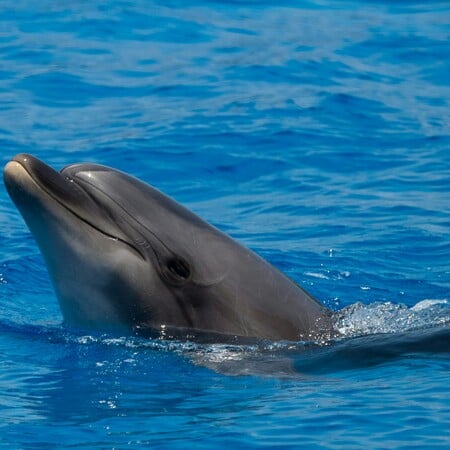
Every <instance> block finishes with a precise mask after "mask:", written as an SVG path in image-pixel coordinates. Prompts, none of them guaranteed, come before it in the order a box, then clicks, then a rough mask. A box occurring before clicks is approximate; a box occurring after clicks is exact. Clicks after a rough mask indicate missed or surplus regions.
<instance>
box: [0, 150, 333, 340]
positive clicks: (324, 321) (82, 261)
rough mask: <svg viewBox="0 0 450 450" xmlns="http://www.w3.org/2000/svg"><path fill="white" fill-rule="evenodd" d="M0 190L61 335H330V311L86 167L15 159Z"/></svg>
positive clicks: (232, 247) (139, 189)
mask: <svg viewBox="0 0 450 450" xmlns="http://www.w3.org/2000/svg"><path fill="white" fill-rule="evenodd" d="M4 181H5V185H6V188H7V191H8V193H9V195H10V197H11V198H12V200H13V201H14V203H15V204H16V206H17V208H18V209H19V211H20V213H21V214H22V216H23V218H24V220H25V222H26V224H27V225H28V227H29V229H30V230H31V233H32V234H33V236H34V238H35V240H36V242H37V244H38V247H39V249H40V251H41V253H42V255H43V257H44V260H45V263H46V265H47V268H48V272H49V274H50V278H51V281H52V284H53V286H54V289H55V292H56V296H57V298H58V301H59V305H60V308H61V311H62V315H63V318H64V322H65V323H66V324H69V325H71V326H77V327H83V328H86V327H88V328H97V329H103V330H110V329H113V330H121V331H122V330H127V331H130V332H133V333H135V332H136V333H139V332H143V333H144V334H145V333H146V332H148V333H150V334H151V333H156V335H157V336H172V337H173V336H175V337H179V336H188V337H189V336H192V335H194V336H195V335H196V333H198V335H202V334H203V333H205V334H208V335H212V336H215V338H214V339H216V340H217V341H221V339H225V338H227V337H237V338H239V337H242V338H256V339H269V340H291V341H298V340H323V339H329V338H330V337H332V336H333V335H334V334H335V332H334V330H333V320H332V313H331V311H330V310H329V309H328V308H326V307H325V306H324V305H322V304H321V303H320V302H319V301H317V300H316V299H315V298H313V297H312V296H311V295H310V294H308V293H307V292H306V291H305V290H304V289H302V288H301V287H300V286H298V285H297V284H296V283H294V282H293V281H292V280H291V279H289V278H288V277H287V276H285V275H284V274H282V273H281V272H280V271H279V270H277V269H276V268H275V267H273V266H272V265H270V264H269V263H268V262H266V261H265V260H264V259H262V258H261V257H259V256H258V255H257V254H255V253H254V252H252V251H251V250H249V249H248V248H246V247H244V246H243V245H241V244H239V243H238V242H236V241H235V240H233V239H232V238H231V237H230V236H228V235H226V234H224V233H223V232H221V231H219V230H218V229H217V228H215V227H213V226H212V225H210V224H208V223H207V222H205V221H203V220H202V219H201V218H200V217H198V216H197V215H195V214H194V213H192V212H191V211H189V210H188V209H186V208H185V207H183V206H182V205H180V204H179V203H177V202H176V201H175V200H173V199H172V198H170V197H168V196H166V195H164V194H163V193H161V192H160V191H158V190H157V189H155V188H153V187H151V186H149V185H148V184H146V183H144V182H142V181H140V180H138V179H137V178H134V177H132V176H130V175H128V174H126V173H123V172H120V171H118V170H115V169H112V168H109V167H106V166H102V165H98V164H91V163H83V164H73V165H69V166H67V167H65V168H63V169H62V170H61V171H60V172H58V171H56V170H54V169H52V168H51V167H49V166H48V165H46V164H44V163H43V162H42V161H40V160H39V159H37V158H35V157H33V156H31V155H27V154H19V155H17V156H15V157H14V158H13V159H12V160H11V161H10V162H8V163H7V164H6V166H5V168H4Z"/></svg>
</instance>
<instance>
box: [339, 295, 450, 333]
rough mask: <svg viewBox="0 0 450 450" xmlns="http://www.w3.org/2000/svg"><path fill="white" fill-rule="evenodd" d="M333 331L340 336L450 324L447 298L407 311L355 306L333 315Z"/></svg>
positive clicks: (384, 305)
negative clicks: (334, 329)
mask: <svg viewBox="0 0 450 450" xmlns="http://www.w3.org/2000/svg"><path fill="white" fill-rule="evenodd" d="M335 320H336V321H335V328H336V330H337V331H339V333H340V334H341V335H342V336H343V337H346V338H348V337H355V336H365V335H370V334H379V333H403V332H407V331H411V330H418V329H425V328H429V327H434V326H443V325H447V324H450V302H449V301H448V300H447V299H425V300H422V301H420V302H418V303H417V304H416V305H414V306H413V307H411V308H409V307H408V306H406V305H404V304H401V303H400V304H395V303H392V302H375V303H372V304H369V305H365V304H363V303H360V302H358V303H355V304H353V305H350V306H348V307H346V308H343V309H342V310H340V311H338V312H337V313H336V314H335Z"/></svg>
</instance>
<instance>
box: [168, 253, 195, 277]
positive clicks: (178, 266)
mask: <svg viewBox="0 0 450 450" xmlns="http://www.w3.org/2000/svg"><path fill="white" fill-rule="evenodd" d="M167 269H168V270H169V272H170V274H171V276H172V277H174V278H175V279H176V280H177V281H185V280H187V279H188V278H189V277H190V275H191V268H190V267H189V264H188V263H187V262H186V261H185V260H183V259H180V258H173V259H170V260H169V261H168V262H167Z"/></svg>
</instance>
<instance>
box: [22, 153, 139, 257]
mask: <svg viewBox="0 0 450 450" xmlns="http://www.w3.org/2000/svg"><path fill="white" fill-rule="evenodd" d="M13 161H14V162H16V163H17V164H20V166H21V167H22V168H23V169H24V170H25V172H26V173H27V174H28V176H29V177H30V179H31V181H32V182H33V183H34V184H35V185H36V186H37V187H38V188H39V189H40V190H41V191H42V192H44V193H45V194H47V196H48V197H50V198H51V199H52V200H53V201H54V202H56V203H58V205H60V206H61V207H62V208H64V209H65V210H66V211H68V212H69V213H70V214H72V215H73V216H74V217H76V218H77V219H78V220H79V221H81V222H83V223H85V224H86V225H88V226H90V227H91V228H93V229H94V230H96V231H98V232H99V233H100V234H102V235H103V236H105V237H107V238H109V239H113V240H115V241H118V242H121V243H122V244H125V245H127V246H128V247H130V248H131V249H133V250H134V251H135V252H136V253H137V254H138V255H139V256H140V257H141V258H142V259H145V256H144V255H143V253H142V252H141V251H140V250H139V249H138V248H137V247H135V246H134V245H133V244H131V243H130V242H127V241H125V240H124V239H121V238H120V237H118V236H114V235H112V234H110V233H107V232H106V231H104V230H102V229H101V228H99V227H98V226H96V225H94V224H93V223H92V222H90V221H89V220H87V219H85V218H84V217H82V216H80V215H79V214H77V213H76V212H75V211H74V210H73V209H71V208H69V206H68V205H67V204H65V203H64V202H63V201H61V200H60V199H59V198H58V197H57V196H56V195H54V194H53V193H52V192H51V191H50V190H49V189H47V188H46V187H45V186H44V185H42V183H40V182H39V180H38V179H36V178H35V177H34V176H33V173H32V171H30V170H29V169H28V168H27V167H26V166H25V165H24V164H22V162H21V161H18V160H16V159H13ZM61 177H62V178H64V179H65V180H66V181H67V182H69V183H75V184H76V186H77V187H78V188H80V189H82V190H83V192H84V193H85V194H86V195H88V196H89V197H91V198H92V196H90V195H89V193H88V192H87V191H86V190H85V189H83V187H82V186H80V184H79V183H77V182H76V181H75V180H74V179H73V178H70V177H67V176H63V175H61Z"/></svg>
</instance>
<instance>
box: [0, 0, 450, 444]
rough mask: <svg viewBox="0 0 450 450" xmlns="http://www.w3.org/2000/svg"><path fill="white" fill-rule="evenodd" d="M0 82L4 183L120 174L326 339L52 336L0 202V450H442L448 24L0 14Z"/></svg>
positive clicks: (275, 9) (19, 240) (42, 281)
mask: <svg viewBox="0 0 450 450" xmlns="http://www.w3.org/2000/svg"><path fill="white" fill-rule="evenodd" d="M0 81H1V82H0V148H1V150H0V163H1V164H2V165H4V164H5V163H6V162H7V161H8V160H9V159H10V158H12V157H13V156H14V155H15V154H16V153H20V152H27V153H31V154H33V155H35V156H37V157H39V158H41V159H43V160H44V161H45V162H47V163H48V164H51V165H53V166H54V167H57V168H62V167H63V166H65V165H67V164H70V163H75V162H81V161H93V162H98V163H102V164H105V165H110V166H113V167H116V168H119V169H121V170H123V171H126V172H129V173H131V174H133V175H135V176H137V177H139V178H141V179H143V180H144V181H146V182H148V183H150V184H152V185H153V186H155V187H157V188H158V189H160V190H162V191H164V192H165V193H167V194H169V195H171V196H173V197H174V198H175V199H177V200H178V201H179V202H181V203H183V204H184V205H186V206H187V207H189V208H190V209H192V210H193V211H195V212H196V213H198V214H199V215H201V216H202V217H203V218H204V219H206V220H208V221H209V222H211V223H213V224H214V225H216V226H217V227H219V228H220V229H221V230H223V231H225V232H227V233H229V234H230V235H231V236H233V237H234V238H235V239H237V240H239V241H240V242H242V243H243V244H245V245H247V246H248V247H250V248H252V249H253V250H255V251H256V252H258V253H259V254H260V255H261V256H263V257H264V258H266V259H267V260H268V261H270V262H271V263H272V264H274V265H275V266H277V267H278V268H279V269H281V270H282V271H284V272H285V273H287V274H288V275H289V276H290V277H292V278H293V279H294V280H295V281H296V282H298V283H299V284H301V285H302V286H303V287H304V288H305V289H307V290H308V291H309V292H311V293H312V294H313V295H314V296H316V297H317V298H319V299H321V301H323V302H324V303H325V304H326V305H327V306H329V307H331V308H332V309H333V310H335V311H336V319H337V325H336V326H337V327H338V328H339V330H340V332H341V333H342V335H343V337H342V338H340V339H337V340H335V341H333V342H327V343H325V344H324V343H317V342H268V341H261V342H256V343H254V344H250V345H249V344H242V345H241V344H239V343H236V344H233V345H226V344H205V343H203V344H202V343H199V342H189V341H183V342H180V341H164V340H157V339H153V340H152V339H148V340H146V339H143V338H138V337H134V336H120V335H111V334H107V333H102V332H101V331H99V332H98V333H97V332H95V333H94V332H86V331H85V330H79V329H75V328H69V327H65V326H64V325H62V317H61V313H60V311H59V307H58V304H57V300H56V297H55V295H54V293H53V289H52V286H51V284H50V280H49V277H48V275H47V272H46V269H45V266H44V263H43V260H42V257H41V256H40V253H39V251H38V249H37V247H36V245H35V242H34V240H33V238H32V236H31V235H30V233H29V231H28V230H27V228H26V226H25V224H24V222H23V221H22V219H21V217H20V215H19V213H18V212H17V211H16V209H15V207H14V206H13V204H12V202H11V201H10V199H9V197H8V195H7V193H6V190H5V188H4V185H3V182H0V446H1V447H2V448H11V449H16V448H17V449H19V448H24V449H28V448H30V449H35V448H36V449H37V448H42V449H50V448H55V449H60V448H89V449H105V448H115V449H121V448H145V447H146V448H155V449H164V448H179V449H186V448H202V449H216V448H217V449H222V448H246V449H251V448H293V449H294V448H298V449H320V448H330V449H344V448H345V449H360V448H367V449H375V448H379V449H387V448H392V449H394V448H395V449H411V448H417V449H420V448H423V449H429V448H449V447H450V4H449V2H448V1H442V2H440V1H433V0H431V1H422V2H420V1H408V0H402V1H395V2H390V1H375V0H374V1H356V0H348V1H339V0H338V1H331V0H330V1H327V0H312V1H281V2H268V1H264V0H259V1H250V0H249V1H244V0H243V1H228V2H221V1H190V2H182V1H164V2H163V1H161V2H157V1H151V0H147V1H141V0H134V1H101V2H100V1H97V0H90V1H78V2H57V1H49V0H42V1H40V2H35V1H31V0H15V1H11V0H3V1H2V2H1V5H0ZM70 263H71V261H70V260H67V261H61V264H70ZM276 300H277V299H274V301H276Z"/></svg>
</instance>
